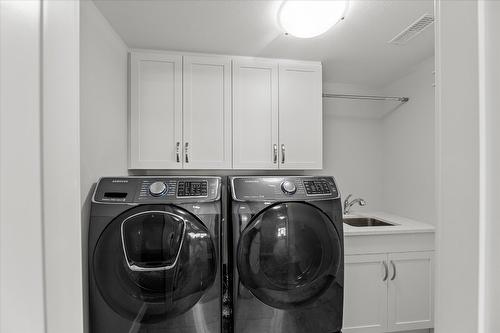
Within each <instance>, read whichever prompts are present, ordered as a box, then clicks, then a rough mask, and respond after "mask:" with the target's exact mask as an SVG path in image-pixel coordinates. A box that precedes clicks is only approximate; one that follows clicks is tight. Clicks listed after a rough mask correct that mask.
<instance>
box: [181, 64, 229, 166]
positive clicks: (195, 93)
mask: <svg viewBox="0 0 500 333" xmlns="http://www.w3.org/2000/svg"><path fill="white" fill-rule="evenodd" d="M183 60H184V63H183V90H182V92H183V101H184V105H183V139H184V140H183V145H184V147H183V151H184V161H183V165H184V169H231V165H232V158H231V60H230V58H229V57H224V56H184V59H183Z"/></svg>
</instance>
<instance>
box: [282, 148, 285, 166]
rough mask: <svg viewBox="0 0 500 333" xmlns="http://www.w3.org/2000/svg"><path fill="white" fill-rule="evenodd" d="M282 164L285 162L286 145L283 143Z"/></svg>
mask: <svg viewBox="0 0 500 333" xmlns="http://www.w3.org/2000/svg"><path fill="white" fill-rule="evenodd" d="M281 164H285V145H284V144H282V145H281Z"/></svg>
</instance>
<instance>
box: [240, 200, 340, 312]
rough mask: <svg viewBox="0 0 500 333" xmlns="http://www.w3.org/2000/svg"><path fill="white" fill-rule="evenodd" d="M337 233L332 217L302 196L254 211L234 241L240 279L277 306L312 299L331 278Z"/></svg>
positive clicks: (335, 263) (334, 271)
mask: <svg viewBox="0 0 500 333" xmlns="http://www.w3.org/2000/svg"><path fill="white" fill-rule="evenodd" d="M341 256H342V250H341V241H340V238H339V234H338V232H337V230H336V228H335V226H334V224H333V222H332V221H331V220H330V218H329V217H328V216H327V215H326V214H325V213H324V212H322V211H321V210H320V209H318V208H317V207H315V206H313V205H311V204H308V203H305V202H284V203H278V204H275V205H271V206H268V207H267V208H265V209H264V210H262V211H261V212H260V213H258V214H257V215H255V216H254V217H253V219H252V220H251V221H250V223H249V224H248V225H247V227H246V228H245V229H244V230H243V232H242V234H241V236H240V240H239V243H238V253H237V265H238V271H239V276H240V280H241V282H242V284H243V285H244V286H245V287H246V288H247V289H249V290H250V291H251V293H252V294H253V295H254V296H255V297H257V298H258V299H259V300H260V301H262V302H263V303H265V304H267V305H269V306H271V307H274V308H278V309H290V308H295V307H299V306H302V305H306V304H310V303H312V302H314V301H315V300H316V299H318V298H319V297H320V296H321V295H322V294H323V293H324V292H325V291H326V290H327V289H328V288H329V287H330V285H331V284H332V282H333V281H334V280H335V276H336V274H337V272H338V270H339V265H340V262H341Z"/></svg>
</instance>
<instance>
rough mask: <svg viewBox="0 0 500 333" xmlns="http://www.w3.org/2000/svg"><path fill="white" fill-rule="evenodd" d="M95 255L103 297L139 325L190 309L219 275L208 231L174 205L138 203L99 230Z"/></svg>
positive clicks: (96, 272) (120, 312)
mask: <svg viewBox="0 0 500 333" xmlns="http://www.w3.org/2000/svg"><path fill="white" fill-rule="evenodd" d="M93 257H94V258H93V259H94V260H93V267H91V269H92V270H93V275H94V277H95V283H96V285H97V287H98V289H99V292H100V293H101V295H102V297H103V299H104V300H105V301H106V302H107V304H108V305H109V307H110V308H112V309H113V310H114V311H115V312H116V313H118V314H119V315H120V316H122V317H123V318H126V319H128V320H130V321H133V322H136V323H145V324H146V323H156V322H160V321H163V320H167V319H168V318H172V317H175V316H178V315H179V314H182V313H184V312H185V311H187V310H189V309H190V308H191V307H193V305H195V304H196V303H197V302H198V301H199V300H200V298H201V297H202V295H203V294H204V292H205V291H206V290H207V289H208V288H209V287H210V286H211V285H212V284H213V283H214V280H215V276H216V273H217V262H216V261H217V258H216V249H215V244H214V242H213V240H212V239H211V236H210V232H209V230H208V229H207V228H206V227H205V225H204V224H203V223H202V222H201V221H200V220H199V219H198V218H196V217H195V216H194V215H192V214H191V213H189V212H187V211H186V210H184V209H182V208H179V207H176V206H165V205H147V206H139V207H136V208H133V209H131V210H128V211H127V212H125V213H123V214H122V215H120V216H119V217H117V218H116V219H115V220H113V222H111V223H110V224H109V225H108V227H106V229H105V230H104V232H103V233H102V234H101V236H100V238H99V240H98V242H97V246H96V247H95V250H94V253H93Z"/></svg>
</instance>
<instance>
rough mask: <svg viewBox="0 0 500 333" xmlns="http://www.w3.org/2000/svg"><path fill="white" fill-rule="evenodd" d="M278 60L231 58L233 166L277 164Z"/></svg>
mask: <svg viewBox="0 0 500 333" xmlns="http://www.w3.org/2000/svg"><path fill="white" fill-rule="evenodd" d="M278 144H279V143H278V63H277V62H276V61H271V60H234V61H233V167H234V168H235V169H277V168H278Z"/></svg>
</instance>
